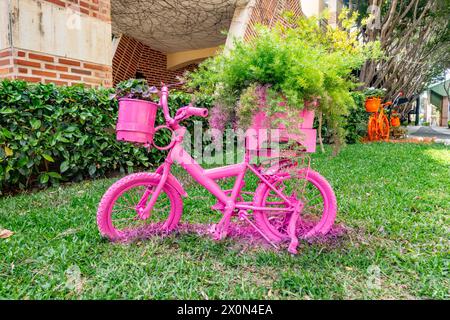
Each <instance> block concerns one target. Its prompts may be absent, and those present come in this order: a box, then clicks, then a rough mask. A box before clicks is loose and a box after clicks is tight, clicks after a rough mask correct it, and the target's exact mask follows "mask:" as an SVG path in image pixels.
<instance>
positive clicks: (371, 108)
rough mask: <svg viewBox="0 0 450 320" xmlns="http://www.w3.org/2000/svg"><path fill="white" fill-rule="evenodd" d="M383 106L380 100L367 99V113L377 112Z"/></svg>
mask: <svg viewBox="0 0 450 320" xmlns="http://www.w3.org/2000/svg"><path fill="white" fill-rule="evenodd" d="M380 106H381V99H380V98H375V97H372V98H367V99H366V111H367V112H377V111H378V109H379V108H380Z"/></svg>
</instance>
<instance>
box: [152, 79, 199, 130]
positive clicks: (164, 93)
mask: <svg viewBox="0 0 450 320" xmlns="http://www.w3.org/2000/svg"><path fill="white" fill-rule="evenodd" d="M168 96H169V88H168V87H167V86H166V85H163V86H162V88H161V97H160V100H159V105H160V106H161V107H162V109H163V113H164V119H165V120H166V124H167V125H168V126H172V125H175V124H176V123H178V122H180V121H182V120H184V119H187V118H189V117H191V116H197V117H202V118H206V117H207V116H208V109H206V108H196V107H193V106H192V104H189V105H188V106H186V107H182V108H180V109H178V110H177V113H176V115H175V118H172V117H171V116H170V111H169V104H168Z"/></svg>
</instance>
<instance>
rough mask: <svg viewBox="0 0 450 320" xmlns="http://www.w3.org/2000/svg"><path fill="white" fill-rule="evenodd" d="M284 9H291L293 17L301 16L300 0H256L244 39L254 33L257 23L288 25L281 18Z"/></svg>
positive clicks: (248, 38)
mask: <svg viewBox="0 0 450 320" xmlns="http://www.w3.org/2000/svg"><path fill="white" fill-rule="evenodd" d="M286 11H291V12H292V13H293V14H294V16H295V17H300V16H302V15H303V12H302V8H301V4H300V0H256V2H255V6H254V8H253V10H252V13H251V15H250V20H249V23H248V26H247V30H246V31H245V35H244V39H245V40H250V39H251V38H253V37H254V36H255V35H256V31H255V26H256V25H257V24H262V25H266V26H270V27H272V26H274V25H275V24H276V23H278V22H281V23H283V24H284V25H286V26H288V25H289V23H288V22H287V21H286V20H285V19H284V18H283V13H284V12H286Z"/></svg>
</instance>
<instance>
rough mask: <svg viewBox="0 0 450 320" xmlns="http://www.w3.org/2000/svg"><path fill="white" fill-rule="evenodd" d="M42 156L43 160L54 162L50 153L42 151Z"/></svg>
mask: <svg viewBox="0 0 450 320" xmlns="http://www.w3.org/2000/svg"><path fill="white" fill-rule="evenodd" d="M42 157H43V158H44V159H45V160H47V161H49V162H55V160H54V159H53V158H52V157H51V156H50V155H48V154H46V153H44V154H43V155H42Z"/></svg>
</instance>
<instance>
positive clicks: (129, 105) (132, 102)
mask: <svg viewBox="0 0 450 320" xmlns="http://www.w3.org/2000/svg"><path fill="white" fill-rule="evenodd" d="M157 110H158V105H157V104H156V103H154V102H150V101H144V100H136V99H120V100H119V118H118V120H117V125H116V133H117V140H120V141H128V142H135V143H142V144H146V145H151V144H152V142H153V135H154V134H155V119H156V111H157Z"/></svg>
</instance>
